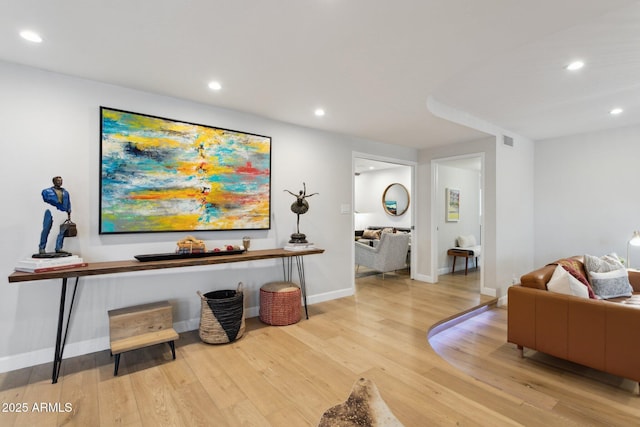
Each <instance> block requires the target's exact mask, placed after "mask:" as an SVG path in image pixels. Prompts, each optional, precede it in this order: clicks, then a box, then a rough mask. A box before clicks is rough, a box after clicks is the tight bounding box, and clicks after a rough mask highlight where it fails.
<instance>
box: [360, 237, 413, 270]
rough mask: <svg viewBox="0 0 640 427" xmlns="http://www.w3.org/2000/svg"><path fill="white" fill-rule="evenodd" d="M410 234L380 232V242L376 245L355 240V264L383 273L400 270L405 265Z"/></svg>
mask: <svg viewBox="0 0 640 427" xmlns="http://www.w3.org/2000/svg"><path fill="white" fill-rule="evenodd" d="M410 239H411V235H410V234H404V233H382V235H381V236H380V243H378V245H377V246H376V247H371V246H369V245H366V244H363V243H359V242H355V245H356V247H355V261H356V265H357V266H360V265H364V266H365V267H369V268H371V269H373V270H377V271H379V272H381V273H382V278H383V279H384V273H387V272H390V271H395V270H400V269H402V268H405V267H406V266H407V253H408V252H409V240H410Z"/></svg>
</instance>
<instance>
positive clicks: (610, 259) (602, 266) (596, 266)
mask: <svg viewBox="0 0 640 427" xmlns="http://www.w3.org/2000/svg"><path fill="white" fill-rule="evenodd" d="M584 269H585V270H587V274H591V272H592V271H595V272H596V273H606V272H608V271H613V270H621V269H624V265H623V264H622V262H621V261H620V258H618V255H616V254H614V253H613V254H609V255H605V256H603V257H602V258H598V257H595V256H593V255H585V256H584Z"/></svg>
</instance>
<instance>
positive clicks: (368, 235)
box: [362, 230, 382, 239]
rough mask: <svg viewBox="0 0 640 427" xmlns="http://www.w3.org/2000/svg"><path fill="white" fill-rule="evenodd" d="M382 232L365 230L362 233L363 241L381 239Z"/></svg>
mask: <svg viewBox="0 0 640 427" xmlns="http://www.w3.org/2000/svg"><path fill="white" fill-rule="evenodd" d="M381 231H382V230H364V233H362V238H363V239H380V232H381Z"/></svg>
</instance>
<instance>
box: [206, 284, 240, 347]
mask: <svg viewBox="0 0 640 427" xmlns="http://www.w3.org/2000/svg"><path fill="white" fill-rule="evenodd" d="M198 296H200V300H201V304H202V307H201V310H200V331H199V332H200V339H201V340H202V341H204V342H206V343H208V344H225V343H228V342H233V341H235V340H237V339H238V338H240V337H241V336H242V334H244V329H245V324H244V294H243V292H242V283H239V284H238V289H237V290H235V291H234V290H222V291H213V292H207V293H206V294H204V295H203V294H201V293H200V291H198Z"/></svg>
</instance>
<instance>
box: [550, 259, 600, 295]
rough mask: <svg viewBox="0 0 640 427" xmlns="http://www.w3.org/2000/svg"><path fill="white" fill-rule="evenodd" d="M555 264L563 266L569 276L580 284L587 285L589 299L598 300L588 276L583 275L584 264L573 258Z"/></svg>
mask: <svg viewBox="0 0 640 427" xmlns="http://www.w3.org/2000/svg"><path fill="white" fill-rule="evenodd" d="M555 264H556V265H560V266H562V268H564V269H565V270H567V272H569V274H571V275H572V276H573V277H575V278H576V279H578V280H579V281H580V283H582V284H583V285H585V286H586V287H587V289H588V290H589V298H593V299H597V297H596V294H595V293H594V292H593V289H592V288H591V284H590V283H589V280H588V279H587V276H585V275H584V273H583V270H582V263H581V262H580V261H578V260H577V259H573V258H564V259H560V260H558V261H556V262H555Z"/></svg>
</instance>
